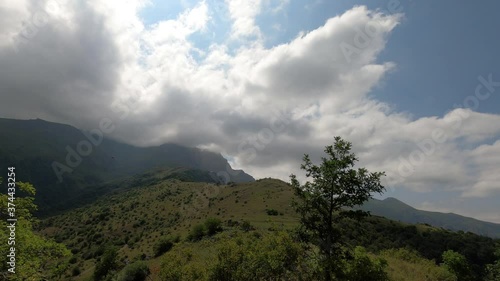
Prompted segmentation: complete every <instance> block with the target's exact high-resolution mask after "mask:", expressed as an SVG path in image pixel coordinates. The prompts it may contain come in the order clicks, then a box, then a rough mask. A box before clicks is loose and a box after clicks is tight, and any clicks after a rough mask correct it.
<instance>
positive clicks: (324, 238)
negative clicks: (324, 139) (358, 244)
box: [290, 137, 384, 281]
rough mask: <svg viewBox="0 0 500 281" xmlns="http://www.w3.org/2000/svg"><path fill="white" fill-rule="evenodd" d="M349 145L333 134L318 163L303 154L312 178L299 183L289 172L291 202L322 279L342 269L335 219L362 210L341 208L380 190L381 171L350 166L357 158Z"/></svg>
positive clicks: (355, 213)
mask: <svg viewBox="0 0 500 281" xmlns="http://www.w3.org/2000/svg"><path fill="white" fill-rule="evenodd" d="M351 146H352V145H351V143H350V142H347V141H345V140H343V139H341V138H340V137H335V142H334V144H333V145H330V146H326V148H325V150H324V151H325V153H326V154H327V156H328V158H326V157H323V158H322V162H321V164H320V165H319V166H317V165H314V164H313V163H312V162H311V160H310V158H309V155H307V154H305V155H304V158H303V161H304V163H303V164H302V165H301V169H303V170H305V171H306V177H307V178H312V181H307V182H306V183H305V184H303V185H301V184H300V183H299V181H298V180H297V178H296V176H295V175H293V174H292V175H290V178H291V185H292V187H293V188H294V190H295V194H296V197H297V198H298V200H295V201H294V204H293V205H294V207H295V210H296V211H297V213H298V214H299V215H300V223H301V232H302V237H303V238H305V239H307V241H309V242H312V243H313V244H315V245H317V246H318V247H319V249H320V255H321V263H322V267H323V269H324V280H325V281H330V280H333V279H334V278H336V277H341V276H342V275H343V272H344V269H343V268H342V266H341V264H342V263H341V262H339V260H341V259H342V258H343V257H344V256H345V254H346V251H345V249H344V247H343V245H342V240H341V231H340V229H339V228H338V227H337V222H338V220H339V219H340V218H342V217H345V216H354V217H357V216H359V215H361V214H363V212H361V211H348V210H345V208H350V207H354V206H358V205H361V204H363V203H364V202H365V201H367V200H368V199H369V198H371V197H372V193H375V192H377V193H382V192H383V190H384V187H383V186H382V185H381V184H380V178H381V177H382V176H383V175H384V173H383V172H375V173H370V172H368V171H367V170H366V169H365V168H359V169H357V170H356V169H354V165H355V163H356V162H357V161H358V159H357V158H356V156H355V154H354V153H351Z"/></svg>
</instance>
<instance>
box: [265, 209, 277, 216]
mask: <svg viewBox="0 0 500 281" xmlns="http://www.w3.org/2000/svg"><path fill="white" fill-rule="evenodd" d="M266 214H267V215H268V216H277V215H279V212H278V211H277V210H275V209H266Z"/></svg>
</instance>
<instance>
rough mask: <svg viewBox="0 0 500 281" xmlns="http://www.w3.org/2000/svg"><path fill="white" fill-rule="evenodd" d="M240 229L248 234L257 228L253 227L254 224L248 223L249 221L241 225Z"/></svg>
mask: <svg viewBox="0 0 500 281" xmlns="http://www.w3.org/2000/svg"><path fill="white" fill-rule="evenodd" d="M240 228H241V230H243V231H245V232H248V231H251V230H254V229H255V228H254V227H253V226H252V224H251V223H250V222H249V221H247V220H244V221H243V222H242V223H241V225H240Z"/></svg>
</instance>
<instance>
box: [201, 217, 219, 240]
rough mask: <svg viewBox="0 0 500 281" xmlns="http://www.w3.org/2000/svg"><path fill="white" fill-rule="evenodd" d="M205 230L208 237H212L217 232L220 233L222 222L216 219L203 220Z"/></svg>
mask: <svg viewBox="0 0 500 281" xmlns="http://www.w3.org/2000/svg"><path fill="white" fill-rule="evenodd" d="M205 229H206V230H207V235H208V236H212V235H214V234H216V233H218V232H221V231H222V221H221V220H220V219H217V218H208V219H206V220H205Z"/></svg>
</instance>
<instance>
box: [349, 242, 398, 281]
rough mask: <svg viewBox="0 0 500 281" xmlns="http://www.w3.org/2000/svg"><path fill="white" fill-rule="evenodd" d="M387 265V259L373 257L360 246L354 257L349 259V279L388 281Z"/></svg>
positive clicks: (351, 280)
mask: <svg viewBox="0 0 500 281" xmlns="http://www.w3.org/2000/svg"><path fill="white" fill-rule="evenodd" d="M386 267H387V261H386V260H384V259H371V258H370V257H369V256H368V254H367V252H366V250H365V248H363V247H360V246H358V247H356V248H355V249H354V255H353V259H352V260H350V261H347V266H346V269H347V272H346V275H347V276H348V278H347V279H348V280H350V281H365V280H371V281H386V280H389V277H388V276H387V273H386V272H385V271H384V269H385V268H386Z"/></svg>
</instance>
